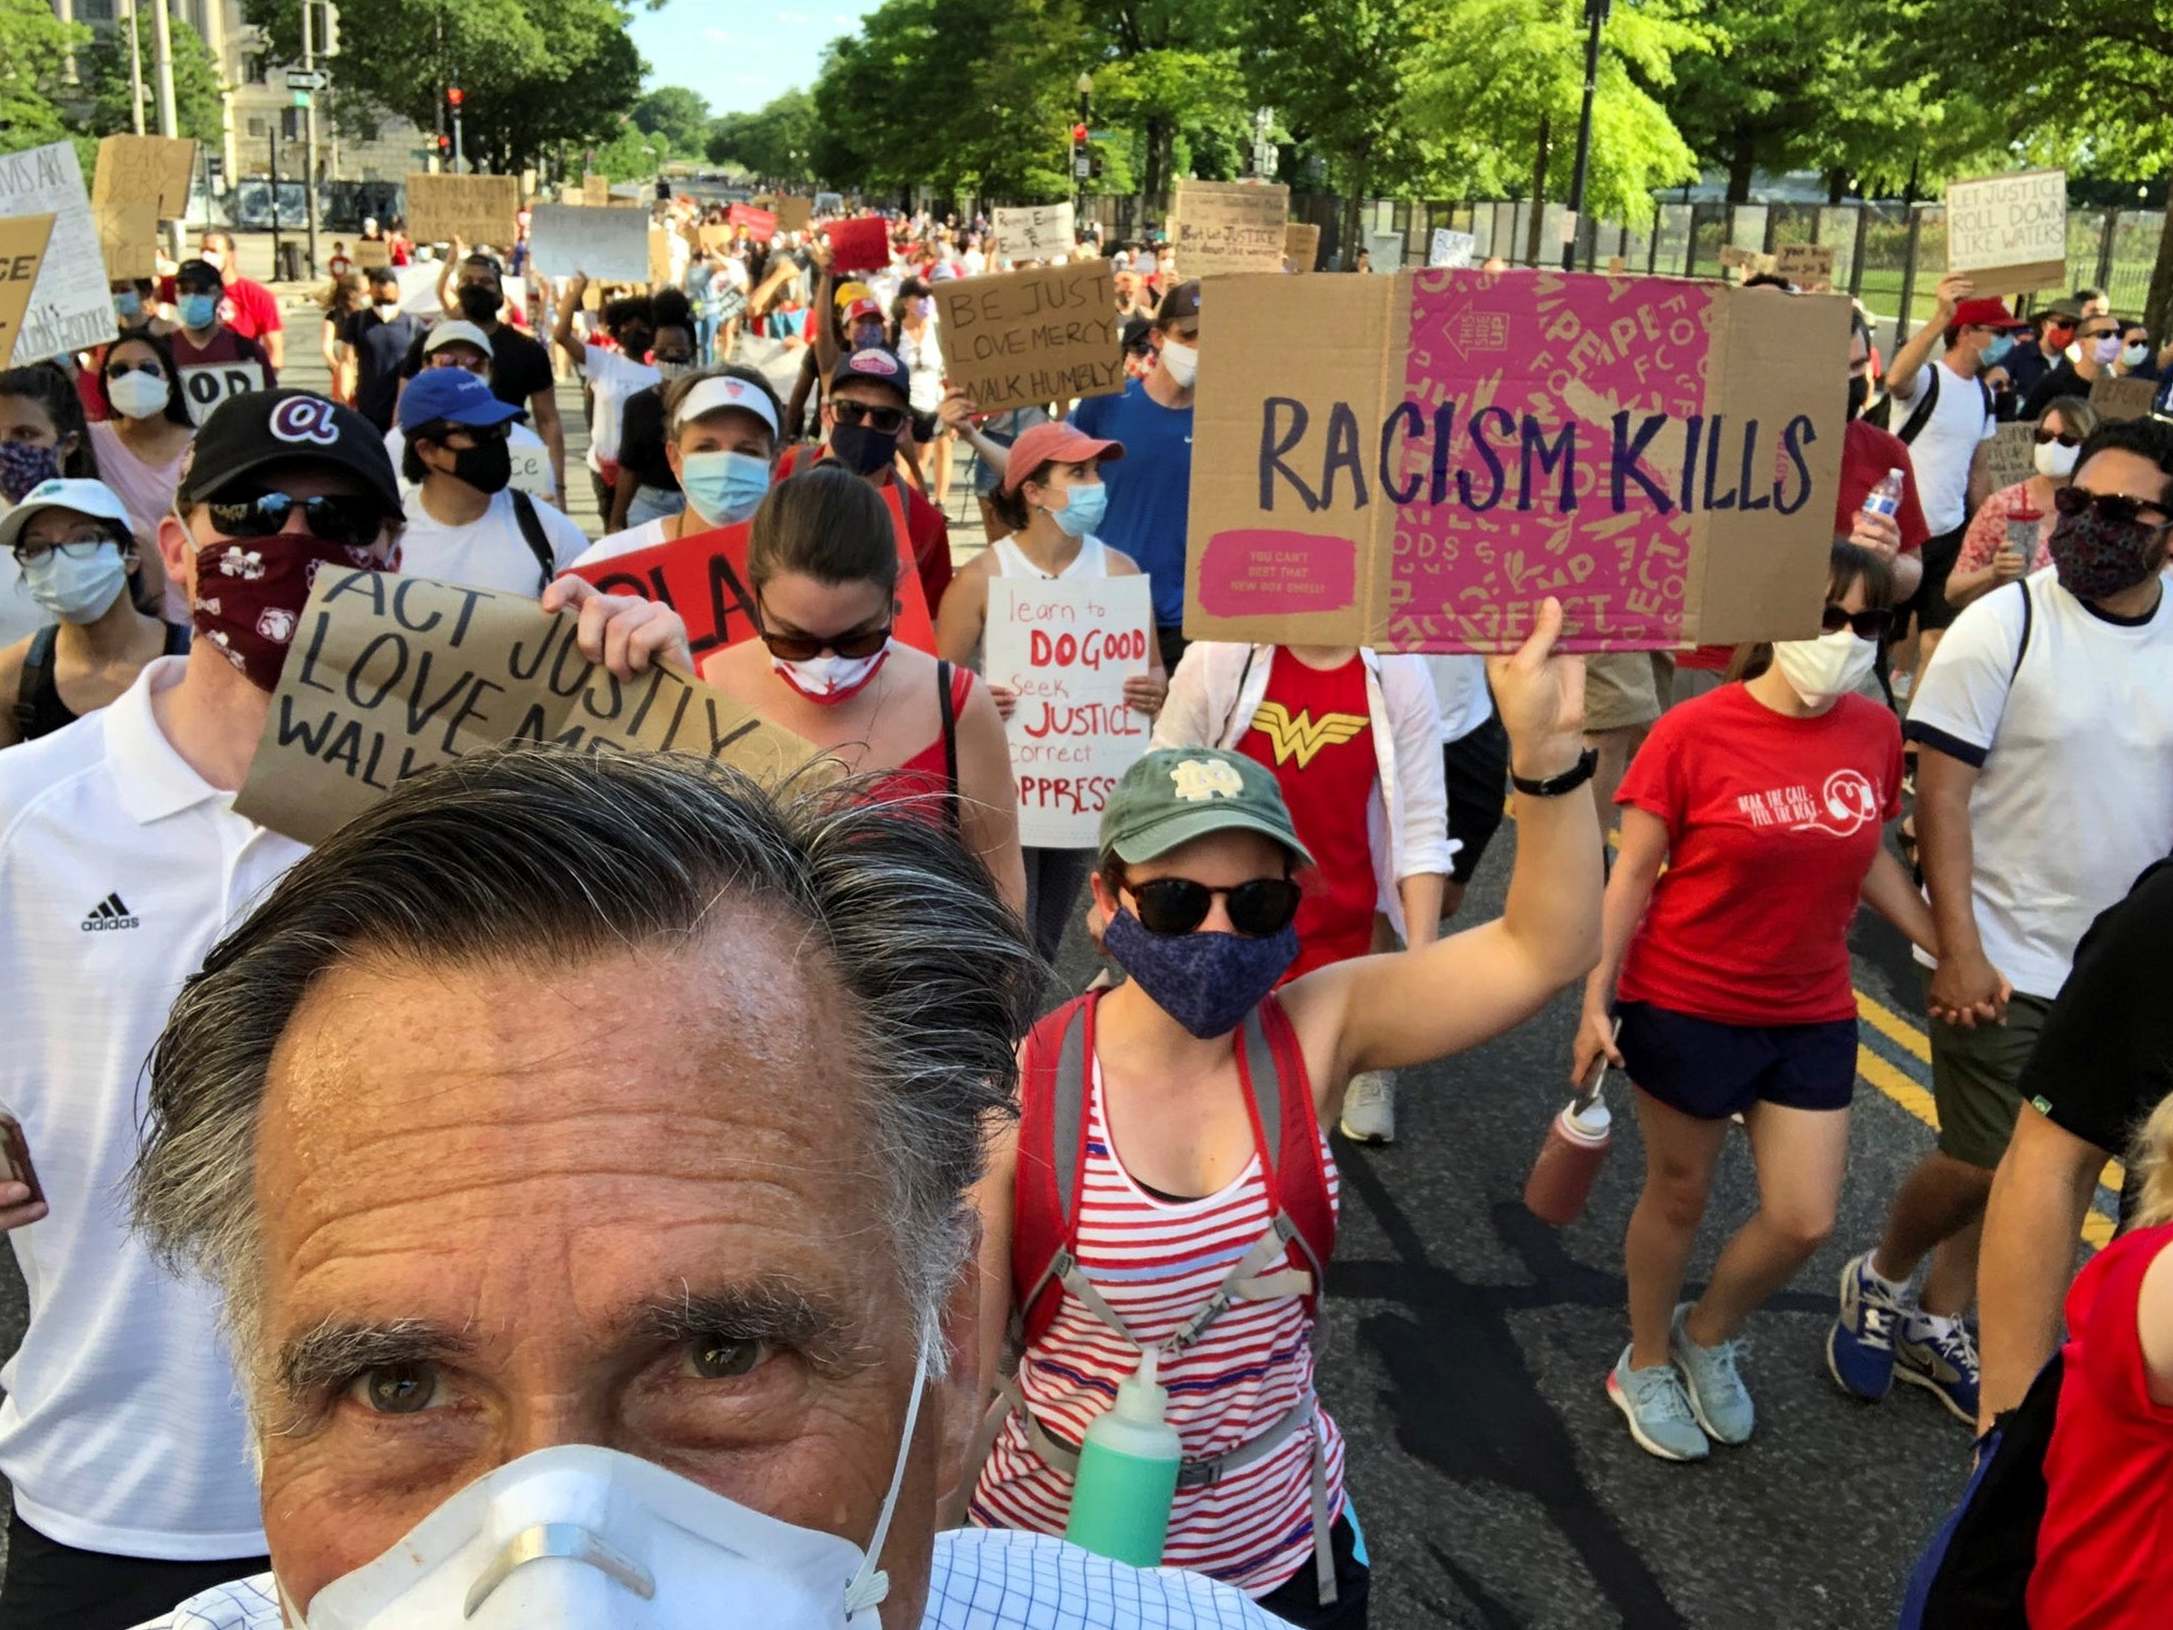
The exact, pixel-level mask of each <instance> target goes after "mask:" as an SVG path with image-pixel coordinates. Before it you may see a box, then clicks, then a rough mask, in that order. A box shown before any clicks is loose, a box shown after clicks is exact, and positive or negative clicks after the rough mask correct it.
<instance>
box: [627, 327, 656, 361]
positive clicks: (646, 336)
mask: <svg viewBox="0 0 2173 1630" xmlns="http://www.w3.org/2000/svg"><path fill="white" fill-rule="evenodd" d="M655 343H656V336H655V335H654V334H651V333H650V332H649V331H648V330H647V329H646V328H622V329H621V330H619V349H620V350H622V351H624V352H625V353H626V354H627V355H628V356H630V357H633V358H635V359H637V360H639V359H640V358H642V357H645V356H647V355H648V354H649V347H650V346H652V345H654V344H655Z"/></svg>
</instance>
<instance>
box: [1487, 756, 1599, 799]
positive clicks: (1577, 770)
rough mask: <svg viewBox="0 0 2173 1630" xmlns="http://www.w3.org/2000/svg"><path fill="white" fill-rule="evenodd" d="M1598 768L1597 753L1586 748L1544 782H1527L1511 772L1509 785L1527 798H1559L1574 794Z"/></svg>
mask: <svg viewBox="0 0 2173 1630" xmlns="http://www.w3.org/2000/svg"><path fill="white" fill-rule="evenodd" d="M1599 767H1600V755H1599V753H1598V751H1597V750H1596V749H1594V748H1590V747H1587V748H1586V749H1585V750H1584V751H1583V752H1581V753H1579V754H1578V755H1577V762H1576V763H1575V764H1573V765H1571V766H1570V767H1569V768H1568V769H1566V770H1564V771H1563V772H1562V773H1561V774H1560V775H1556V776H1549V777H1548V778H1547V779H1546V780H1544V781H1527V780H1525V779H1524V777H1523V776H1521V775H1517V774H1515V773H1514V772H1512V773H1511V775H1510V777H1509V784H1510V785H1511V786H1512V787H1514V788H1516V789H1517V791H1519V792H1521V793H1523V794H1524V796H1525V797H1527V798H1559V797H1561V796H1562V794H1563V793H1565V792H1575V791H1576V790H1577V789H1578V788H1579V787H1581V786H1583V785H1584V784H1585V783H1586V782H1587V781H1589V780H1591V779H1592V773H1593V772H1594V771H1595V770H1597V769H1598V768H1599Z"/></svg>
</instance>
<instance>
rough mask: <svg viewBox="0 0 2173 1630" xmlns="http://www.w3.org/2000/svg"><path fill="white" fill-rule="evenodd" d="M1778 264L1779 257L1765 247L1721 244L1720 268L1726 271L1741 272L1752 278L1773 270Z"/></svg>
mask: <svg viewBox="0 0 2173 1630" xmlns="http://www.w3.org/2000/svg"><path fill="white" fill-rule="evenodd" d="M1777 264H1778V260H1777V258H1776V257H1775V256H1773V255H1769V254H1767V253H1766V252H1765V251H1764V250H1763V249H1746V248H1744V247H1743V246H1742V245H1741V244H1739V243H1724V244H1722V245H1721V246H1720V269H1721V270H1722V271H1724V272H1740V273H1742V274H1743V276H1744V277H1746V278H1750V277H1756V276H1757V275H1758V274H1759V273H1761V272H1770V271H1772V270H1773V269H1774V267H1775V266H1776V265H1777Z"/></svg>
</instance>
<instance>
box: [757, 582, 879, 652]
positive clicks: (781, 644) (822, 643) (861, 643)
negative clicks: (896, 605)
mask: <svg viewBox="0 0 2173 1630" xmlns="http://www.w3.org/2000/svg"><path fill="white" fill-rule="evenodd" d="M755 614H756V616H758V617H759V618H760V619H761V621H762V643H763V644H764V645H766V646H768V647H769V648H770V655H771V656H773V657H775V658H777V660H778V661H780V662H813V661H814V660H815V659H816V658H817V657H819V656H821V655H822V654H823V652H825V651H828V652H830V653H832V654H833V655H836V656H841V657H844V658H845V659H846V660H847V661H849V662H858V661H860V660H861V659H862V658H864V657H872V656H874V655H875V653H876V652H878V651H880V650H882V648H883V647H884V646H886V645H888V644H889V643H890V631H891V628H892V626H893V625H892V624H890V623H885V624H883V626H882V627H880V628H863V629H860V630H858V631H857V632H854V633H848V634H778V633H773V632H772V631H771V629H770V626H769V621H770V618H769V613H768V612H766V611H764V610H763V609H762V601H761V600H760V599H759V598H757V599H756V601H755Z"/></svg>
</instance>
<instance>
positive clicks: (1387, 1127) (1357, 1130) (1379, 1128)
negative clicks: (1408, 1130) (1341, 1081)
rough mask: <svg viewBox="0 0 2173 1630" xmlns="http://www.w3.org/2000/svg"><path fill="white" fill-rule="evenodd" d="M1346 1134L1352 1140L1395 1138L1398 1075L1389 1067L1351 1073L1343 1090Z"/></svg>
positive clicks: (1364, 1141)
mask: <svg viewBox="0 0 2173 1630" xmlns="http://www.w3.org/2000/svg"><path fill="white" fill-rule="evenodd" d="M1343 1135H1344V1136H1345V1137H1347V1138H1349V1139H1350V1140H1351V1142H1353V1143H1394V1142H1395V1141H1396V1078H1395V1077H1394V1076H1392V1075H1390V1074H1389V1073H1388V1072H1387V1071H1386V1070H1368V1071H1366V1072H1365V1073H1364V1074H1363V1075H1354V1076H1352V1077H1351V1084H1350V1086H1349V1088H1348V1089H1347V1090H1346V1091H1345V1092H1344V1094H1343Z"/></svg>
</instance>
